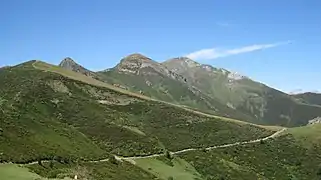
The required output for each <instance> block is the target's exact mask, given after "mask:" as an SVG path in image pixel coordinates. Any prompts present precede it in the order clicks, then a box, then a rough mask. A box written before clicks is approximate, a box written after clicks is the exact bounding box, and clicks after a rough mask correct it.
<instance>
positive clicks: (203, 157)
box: [179, 134, 321, 180]
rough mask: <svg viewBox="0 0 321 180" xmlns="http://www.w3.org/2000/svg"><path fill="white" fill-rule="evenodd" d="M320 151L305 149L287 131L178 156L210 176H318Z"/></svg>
mask: <svg viewBox="0 0 321 180" xmlns="http://www.w3.org/2000/svg"><path fill="white" fill-rule="evenodd" d="M320 152H321V149H320V146H318V145H315V146H313V148H309V149H307V148H305V147H303V146H302V144H301V143H298V142H297V141H296V139H295V138H294V137H293V136H292V135H289V134H288V135H283V136H280V137H278V138H277V139H272V140H268V141H265V143H263V144H262V143H258V144H247V145H241V146H235V147H228V148H221V149H215V150H211V151H208V152H206V153H205V152H201V151H195V152H188V153H184V154H181V155H180V156H179V157H181V158H183V159H185V160H186V161H187V162H189V163H190V164H192V165H193V166H194V167H195V168H196V169H197V170H198V172H200V173H201V174H202V175H204V176H207V177H208V178H214V179H215V178H221V176H224V177H223V178H225V179H240V180H241V179H244V180H251V179H253V180H254V179H260V178H261V179H318V178H320V175H319V174H318V172H319V170H320V160H321V157H320V155H319V154H320Z"/></svg>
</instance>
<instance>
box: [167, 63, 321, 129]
mask: <svg viewBox="0 0 321 180" xmlns="http://www.w3.org/2000/svg"><path fill="white" fill-rule="evenodd" d="M162 64H163V65H164V66H166V67H167V68H168V69H170V70H172V71H174V72H176V73H177V74H180V75H182V76H184V77H185V78H186V79H187V82H188V83H189V84H190V86H195V87H197V88H198V89H200V91H201V92H203V93H206V94H207V95H208V96H210V97H213V98H216V99H218V100H219V101H220V102H221V103H223V104H226V105H227V106H229V107H231V108H234V109H236V110H239V111H242V112H244V113H245V114H249V115H251V116H252V117H253V118H255V119H256V120H255V121H254V122H256V123H262V124H278V125H284V126H298V125H305V124H307V122H308V121H309V120H310V119H313V118H315V117H317V116H320V115H321V108H320V107H317V106H313V105H309V104H306V103H300V102H297V101H296V100H295V98H292V97H291V96H289V95H288V94H285V93H283V92H280V91H278V90H275V89H273V88H270V87H268V86H266V85H264V84H262V83H258V82H255V81H253V80H251V79H249V78H248V77H245V76H242V75H240V74H238V73H233V72H230V71H227V70H225V69H218V68H214V67H212V66H210V65H203V64H199V63H197V62H195V61H193V60H191V59H189V58H184V57H182V58H174V59H171V60H168V61H166V62H164V63H162Z"/></svg>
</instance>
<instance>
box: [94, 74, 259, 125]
mask: <svg viewBox="0 0 321 180" xmlns="http://www.w3.org/2000/svg"><path fill="white" fill-rule="evenodd" d="M141 71H147V72H153V69H142V70H141ZM99 75H100V77H101V79H102V80H104V81H105V82H108V83H111V84H121V85H123V86H125V87H128V88H129V90H130V91H132V92H139V91H142V92H144V95H146V96H149V97H152V98H153V99H158V100H162V101H166V102H171V103H175V104H180V105H186V106H189V107H192V108H196V109H198V110H202V111H204V112H207V113H210V114H216V115H220V116H226V117H233V118H237V119H241V120H243V121H252V119H253V118H252V117H251V116H248V115H246V114H244V113H241V112H238V111H236V110H234V109H231V108H229V107H227V106H226V105H223V104H221V103H220V102H218V101H217V100H216V99H213V98H211V97H210V96H207V95H205V94H203V93H199V94H195V93H193V92H192V91H191V90H190V89H189V88H188V86H187V85H186V84H184V83H181V82H179V81H176V80H173V79H171V78H169V77H167V76H164V75H162V74H158V75H154V74H153V75H149V74H148V73H147V75H146V74H144V73H141V74H139V75H136V74H135V75H134V74H125V73H120V72H118V71H117V70H111V71H107V72H99ZM146 81H149V82H150V83H151V85H150V86H149V85H147V83H146Z"/></svg>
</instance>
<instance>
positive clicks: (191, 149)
mask: <svg viewBox="0 0 321 180" xmlns="http://www.w3.org/2000/svg"><path fill="white" fill-rule="evenodd" d="M286 130H287V128H283V129H281V130H280V131H277V132H275V133H274V134H272V135H270V136H267V137H264V138H259V139H256V140H250V141H242V142H235V143H231V144H223V145H217V146H211V147H207V148H205V149H206V150H212V149H218V148H225V147H231V146H238V145H243V144H253V143H258V142H261V141H266V140H268V139H272V138H275V137H276V136H278V135H280V134H281V133H283V132H284V131H286ZM202 149H204V148H188V149H183V150H180V151H175V152H170V154H173V155H174V154H181V153H184V152H189V151H199V150H202ZM164 155H165V154H163V153H161V154H152V155H147V156H132V157H121V156H116V155H115V158H116V160H119V161H123V160H124V161H129V162H134V160H135V159H146V158H154V157H160V156H164ZM106 161H109V159H100V160H95V161H87V162H90V163H98V162H106ZM41 162H42V163H45V162H49V161H47V160H43V161H41ZM3 164H6V163H3ZM7 164H10V163H7ZM34 164H38V161H34V162H31V163H28V164H21V165H34Z"/></svg>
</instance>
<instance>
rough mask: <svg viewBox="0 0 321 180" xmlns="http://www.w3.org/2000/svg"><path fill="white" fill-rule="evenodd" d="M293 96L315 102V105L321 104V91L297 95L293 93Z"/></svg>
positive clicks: (306, 101)
mask: <svg viewBox="0 0 321 180" xmlns="http://www.w3.org/2000/svg"><path fill="white" fill-rule="evenodd" d="M293 97H295V98H297V99H299V100H300V101H302V102H305V103H308V104H315V105H319V106H321V94H319V93H303V94H296V95H293Z"/></svg>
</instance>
